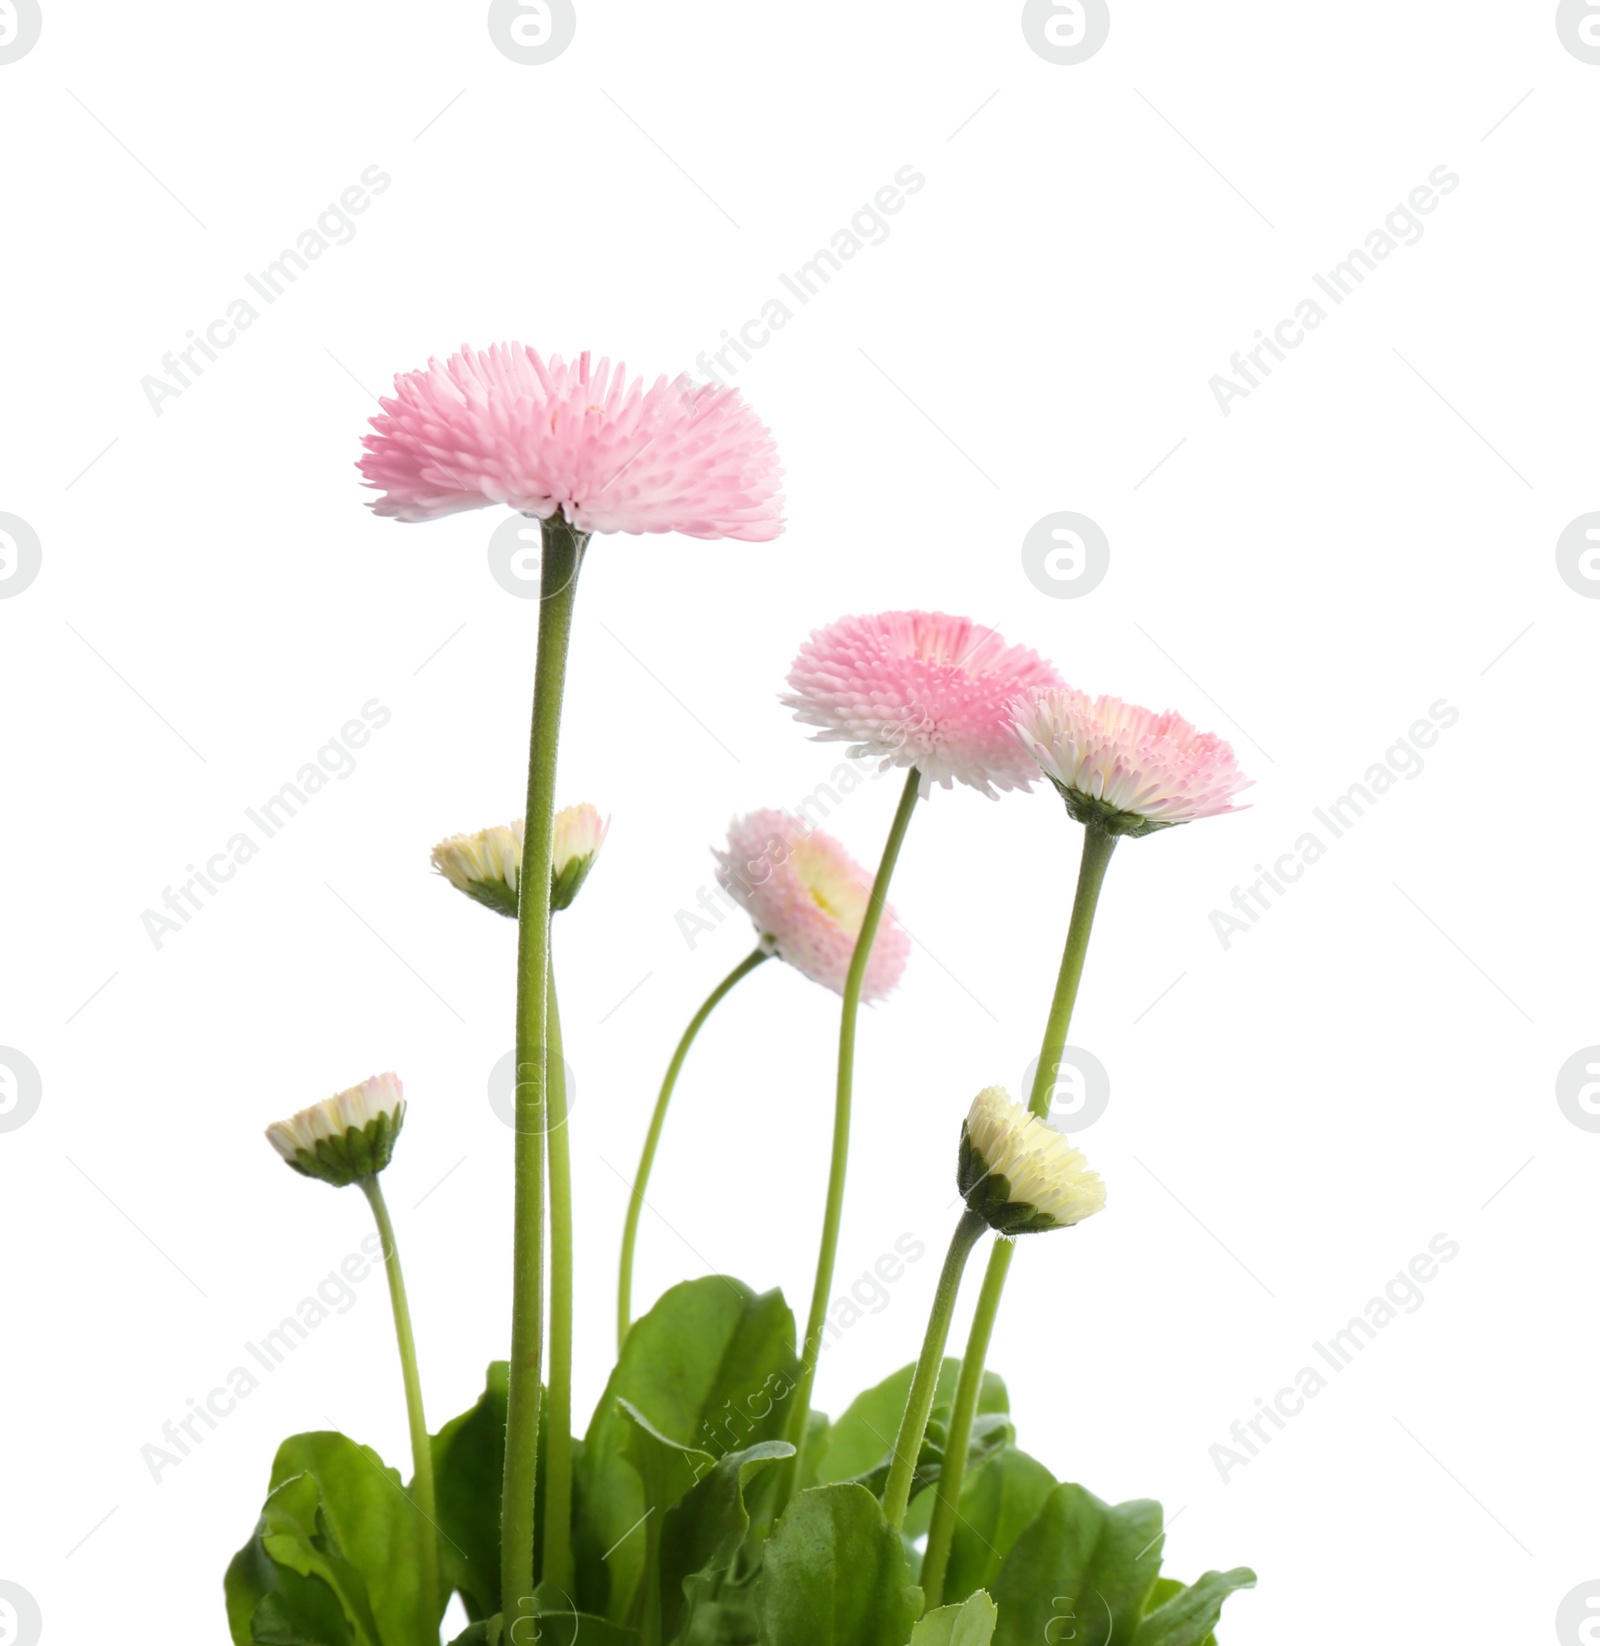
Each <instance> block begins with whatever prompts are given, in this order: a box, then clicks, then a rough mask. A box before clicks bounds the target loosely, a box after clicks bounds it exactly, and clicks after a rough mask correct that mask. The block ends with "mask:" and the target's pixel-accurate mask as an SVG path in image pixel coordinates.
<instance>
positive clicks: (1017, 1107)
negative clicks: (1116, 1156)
mask: <svg viewBox="0 0 1600 1646" xmlns="http://www.w3.org/2000/svg"><path fill="white" fill-rule="evenodd" d="M956 1183H957V1185H958V1186H959V1187H960V1190H961V1194H962V1197H963V1198H964V1199H965V1201H966V1203H967V1205H968V1206H969V1207H970V1208H971V1209H972V1210H973V1211H974V1212H976V1213H977V1214H978V1215H979V1216H980V1217H981V1218H983V1219H984V1221H985V1222H986V1223H988V1225H989V1227H990V1228H992V1229H993V1230H994V1231H995V1232H996V1233H997V1234H1003V1235H1019V1234H1036V1233H1038V1232H1040V1231H1041V1230H1044V1229H1065V1228H1070V1227H1071V1226H1072V1225H1073V1224H1074V1223H1081V1222H1082V1221H1083V1220H1084V1218H1086V1217H1090V1216H1092V1215H1093V1214H1094V1213H1095V1212H1098V1211H1100V1210H1101V1209H1102V1208H1103V1207H1104V1206H1105V1203H1106V1187H1105V1184H1103V1183H1102V1182H1101V1181H1100V1179H1099V1177H1098V1176H1097V1175H1096V1174H1095V1173H1094V1172H1092V1171H1091V1170H1090V1169H1089V1163H1088V1161H1086V1160H1085V1159H1084V1158H1083V1156H1082V1154H1080V1153H1079V1152H1078V1150H1077V1149H1075V1148H1073V1146H1072V1145H1071V1144H1070V1143H1069V1142H1068V1141H1067V1140H1066V1138H1065V1137H1063V1136H1062V1135H1061V1133H1060V1132H1058V1131H1057V1130H1056V1129H1055V1128H1054V1127H1053V1126H1051V1125H1049V1124H1048V1123H1047V1122H1045V1121H1043V1120H1041V1119H1040V1118H1039V1117H1038V1116H1037V1115H1035V1114H1032V1113H1030V1112H1029V1111H1028V1110H1027V1109H1025V1108H1024V1107H1023V1106H1022V1105H1021V1104H1020V1103H1013V1102H1012V1101H1011V1099H1010V1097H1008V1096H1007V1095H1006V1093H1005V1092H1004V1091H1003V1090H1002V1089H1001V1088H1000V1087H999V1086H989V1087H986V1088H985V1089H984V1090H983V1091H981V1092H979V1093H978V1095H977V1097H976V1098H975V1099H974V1100H973V1104H972V1108H971V1110H970V1111H969V1113H968V1115H967V1118H966V1120H965V1122H964V1123H963V1125H962V1127H961V1157H960V1162H959V1164H958V1166H957V1168H956Z"/></svg>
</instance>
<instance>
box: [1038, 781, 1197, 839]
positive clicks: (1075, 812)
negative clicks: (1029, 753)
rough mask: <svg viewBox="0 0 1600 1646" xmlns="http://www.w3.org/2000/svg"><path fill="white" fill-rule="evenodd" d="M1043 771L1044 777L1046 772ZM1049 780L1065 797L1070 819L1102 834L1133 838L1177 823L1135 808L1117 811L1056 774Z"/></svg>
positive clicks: (1175, 825)
mask: <svg viewBox="0 0 1600 1646" xmlns="http://www.w3.org/2000/svg"><path fill="white" fill-rule="evenodd" d="M1045 775H1046V776H1047V777H1048V776H1049V773H1048V772H1047V773H1046V774H1045ZM1050 782H1051V784H1052V785H1053V786H1054V788H1055V791H1056V793H1057V794H1059V795H1060V796H1061V798H1062V799H1063V800H1064V801H1066V803H1067V810H1068V811H1069V812H1070V813H1071V814H1072V817H1073V821H1074V822H1077V823H1081V824H1083V826H1084V827H1085V828H1086V829H1099V830H1100V831H1101V832H1102V833H1104V834H1112V835H1126V836H1127V837H1128V838H1129V839H1130V840H1137V839H1138V838H1139V837H1140V836H1141V835H1146V834H1154V833H1155V832H1156V830H1157V829H1175V828H1177V826H1178V819H1177V818H1172V819H1171V820H1169V821H1167V822H1157V821H1156V819H1155V818H1153V817H1141V816H1140V815H1139V814H1138V813H1137V812H1119V811H1118V810H1117V809H1116V807H1115V806H1108V805H1107V804H1106V802H1105V801H1103V800H1096V799H1095V798H1094V796H1093V795H1090V794H1085V793H1084V792H1083V791H1082V790H1081V789H1069V788H1068V787H1067V785H1066V784H1065V783H1062V782H1061V781H1060V780H1059V779H1057V778H1054V777H1051V778H1050Z"/></svg>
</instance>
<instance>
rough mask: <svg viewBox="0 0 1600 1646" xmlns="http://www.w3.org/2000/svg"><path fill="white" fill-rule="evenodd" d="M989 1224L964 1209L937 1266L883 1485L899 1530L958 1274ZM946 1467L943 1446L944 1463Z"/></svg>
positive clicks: (941, 1361) (885, 1503)
mask: <svg viewBox="0 0 1600 1646" xmlns="http://www.w3.org/2000/svg"><path fill="white" fill-rule="evenodd" d="M988 1226H989V1225H988V1224H987V1223H985V1222H984V1220H983V1219H982V1218H981V1217H980V1216H979V1215H978V1214H977V1213H976V1212H973V1211H966V1212H963V1213H962V1214H961V1221H960V1222H959V1223H957V1224H956V1232H955V1234H954V1235H952V1236H951V1238H950V1250H949V1251H948V1252H946V1253H945V1259H944V1267H943V1269H941V1270H940V1271H939V1285H938V1288H937V1289H936V1290H935V1292H934V1294H933V1308H932V1309H931V1310H930V1311H929V1314H928V1330H927V1333H926V1335H925V1336H924V1337H923V1339H922V1353H921V1354H920V1355H919V1356H918V1357H917V1369H916V1371H915V1372H914V1373H913V1374H912V1378H911V1391H910V1393H909V1394H908V1395H907V1396H906V1410H905V1415H904V1416H903V1417H902V1418H901V1419H900V1433H899V1434H898V1435H897V1436H896V1437H895V1442H894V1462H893V1463H891V1464H890V1465H889V1480H888V1483H887V1484H886V1485H885V1487H884V1489H883V1512H884V1514H885V1516H886V1517H887V1518H888V1521H889V1524H890V1525H891V1526H893V1527H894V1528H895V1529H896V1530H897V1531H898V1530H899V1528H900V1527H901V1526H902V1525H903V1524H904V1523H905V1518H906V1506H907V1505H908V1504H909V1503H910V1501H911V1483H912V1480H913V1479H914V1478H915V1476H916V1472H917V1459H918V1457H920V1456H921V1454H922V1437H923V1436H924V1435H925V1434H926V1433H927V1431H928V1414H929V1413H930V1412H931V1411H932V1410H933V1396H934V1391H935V1390H936V1389H937V1388H938V1386H939V1369H940V1368H941V1367H942V1366H943V1365H944V1346H945V1343H946V1341H947V1340H948V1339H949V1336H950V1317H951V1316H952V1315H953V1314H954V1313H955V1307H956V1294H957V1293H958V1292H959V1291H960V1290H961V1276H962V1273H963V1271H964V1270H965V1269H966V1266H967V1258H968V1257H969V1256H970V1255H971V1252H972V1248H973V1245H974V1244H975V1243H976V1241H977V1239H978V1236H979V1235H981V1234H982V1233H983V1231H984V1230H985V1229H986V1228H988ZM963 1445H965V1442H963ZM949 1467H950V1458H949V1454H948V1450H947V1452H946V1456H945V1460H944V1468H946V1469H948V1468H949ZM941 1472H942V1471H941Z"/></svg>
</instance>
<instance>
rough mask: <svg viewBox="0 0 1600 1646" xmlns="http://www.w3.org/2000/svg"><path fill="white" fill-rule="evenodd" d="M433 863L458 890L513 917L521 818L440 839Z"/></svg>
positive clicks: (488, 906)
mask: <svg viewBox="0 0 1600 1646" xmlns="http://www.w3.org/2000/svg"><path fill="white" fill-rule="evenodd" d="M433 866H434V868H436V869H437V870H438V871H439V873H440V874H442V875H443V876H444V877H445V879H446V880H448V881H449V882H450V884H451V885H452V886H454V887H455V888H456V890H457V891H459V892H465V893H466V894H467V896H468V897H470V898H472V899H473V900H474V901H475V902H478V903H481V904H483V906H484V907H485V908H487V909H493V910H494V911H495V913H496V914H503V915H507V916H509V917H510V918H511V919H512V920H515V919H516V918H517V884H518V880H519V877H520V876H521V873H522V819H521V818H520V817H519V818H518V819H517V821H516V822H515V823H500V824H497V825H496V826H495V827H494V828H492V829H479V830H478V832H477V833H476V834H453V835H451V836H450V838H449V839H448V840H441V841H440V842H439V844H438V845H437V846H435V847H434V848H433Z"/></svg>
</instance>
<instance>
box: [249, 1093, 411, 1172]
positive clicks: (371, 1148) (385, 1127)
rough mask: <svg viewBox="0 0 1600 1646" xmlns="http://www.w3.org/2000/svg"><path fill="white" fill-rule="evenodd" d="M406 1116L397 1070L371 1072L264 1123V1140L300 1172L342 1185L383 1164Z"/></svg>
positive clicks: (403, 1095)
mask: <svg viewBox="0 0 1600 1646" xmlns="http://www.w3.org/2000/svg"><path fill="white" fill-rule="evenodd" d="M405 1117H406V1100H405V1094H404V1092H403V1091H402V1090H401V1087H400V1076H399V1075H397V1074H375V1075H373V1076H372V1078H371V1079H370V1080H363V1081H362V1083H361V1084H360V1085H359V1086H352V1087H351V1088H350V1089H349V1091H346V1092H340V1093H339V1095H338V1096H337V1097H330V1098H328V1099H327V1100H326V1101H324V1102H322V1103H314V1104H312V1106H311V1107H310V1108H309V1109H302V1110H301V1111H300V1112H299V1114H297V1115H294V1116H293V1117H291V1118H290V1119H288V1120H275V1121H274V1122H273V1123H272V1124H271V1125H270V1126H268V1127H267V1141H268V1142H269V1143H270V1144H271V1145H272V1146H273V1148H275V1149H276V1150H277V1151H278V1153H279V1154H281V1155H282V1156H283V1158H284V1159H285V1160H286V1161H287V1162H288V1163H289V1165H291V1166H292V1167H293V1168H294V1169H295V1170H296V1171H297V1172H299V1173H300V1174H301V1175H302V1176H304V1177H316V1178H320V1179H321V1180H322V1181H323V1182H324V1183H331V1184H332V1185H333V1186H334V1188H336V1189H342V1188H343V1187H344V1186H345V1185H346V1184H347V1183H358V1182H359V1181H360V1180H361V1179H362V1178H364V1177H372V1176H375V1175H376V1174H377V1173H378V1172H381V1171H382V1170H383V1168H384V1167H385V1166H387V1165H388V1164H389V1158H390V1156H391V1155H393V1153H394V1143H395V1139H396V1138H397V1137H399V1135H400V1127H401V1125H402V1124H403V1123H404V1121H405Z"/></svg>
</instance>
